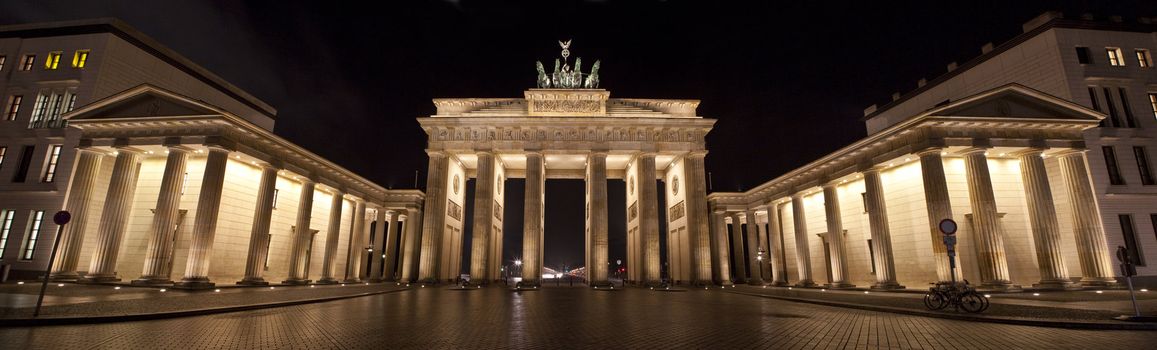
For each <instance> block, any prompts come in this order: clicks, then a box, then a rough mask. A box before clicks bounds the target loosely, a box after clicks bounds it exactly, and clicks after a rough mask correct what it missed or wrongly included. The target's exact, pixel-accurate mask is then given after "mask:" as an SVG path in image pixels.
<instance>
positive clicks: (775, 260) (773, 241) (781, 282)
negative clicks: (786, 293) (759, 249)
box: [767, 201, 787, 286]
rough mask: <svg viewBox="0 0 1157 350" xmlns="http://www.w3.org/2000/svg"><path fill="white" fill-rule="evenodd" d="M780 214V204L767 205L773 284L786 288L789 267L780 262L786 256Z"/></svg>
mask: <svg viewBox="0 0 1157 350" xmlns="http://www.w3.org/2000/svg"><path fill="white" fill-rule="evenodd" d="M779 213H780V212H779V204H777V203H775V201H772V202H771V203H768V204H767V239H768V243H770V244H769V246H770V247H771V254H770V256H769V257H768V259H770V260H771V276H772V281H773V282H772V283H773V284H775V285H777V286H786V285H787V266H786V264H784V261H783V260H780V259H781V258H782V257H783V256H784V255H783V253H784V250H783V229H782V225H780V223H779V220H780V215H779Z"/></svg>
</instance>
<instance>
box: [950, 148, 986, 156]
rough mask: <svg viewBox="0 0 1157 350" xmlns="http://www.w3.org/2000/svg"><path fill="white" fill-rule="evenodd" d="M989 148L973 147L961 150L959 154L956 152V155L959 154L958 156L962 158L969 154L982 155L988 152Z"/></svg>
mask: <svg viewBox="0 0 1157 350" xmlns="http://www.w3.org/2000/svg"><path fill="white" fill-rule="evenodd" d="M989 148H990V147H976V146H973V147H968V148H965V149H962V150H960V151H959V152H956V154H959V155H962V156H964V155H969V154H976V153H981V154H984V153H985V152H988V149H989Z"/></svg>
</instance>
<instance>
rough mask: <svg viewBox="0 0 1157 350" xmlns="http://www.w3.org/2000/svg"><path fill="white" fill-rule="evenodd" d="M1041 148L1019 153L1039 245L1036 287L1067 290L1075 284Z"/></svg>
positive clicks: (1036, 243)
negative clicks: (1068, 263) (1063, 244)
mask: <svg viewBox="0 0 1157 350" xmlns="http://www.w3.org/2000/svg"><path fill="white" fill-rule="evenodd" d="M1041 152H1043V150H1042V149H1039V148H1031V149H1028V150H1026V151H1023V152H1020V153H1018V154H1017V158H1019V159H1020V175H1021V179H1022V180H1023V182H1024V198H1025V202H1027V204H1028V218H1029V223H1031V225H1032V233H1033V243H1035V245H1036V260H1037V268H1038V269H1039V270H1040V278H1041V279H1040V283H1039V284H1037V285H1035V286H1034V287H1037V288H1054V289H1055V288H1061V289H1063V288H1066V287H1069V286H1071V285H1072V284H1073V283H1072V281H1070V280H1069V270H1068V267H1066V266H1065V257H1064V255H1063V253H1062V252H1061V232H1060V225H1059V224H1058V223H1057V209H1056V205H1055V204H1054V203H1053V192H1052V188H1051V186H1050V185H1049V175H1048V172H1047V170H1045V161H1044V159H1043V158H1041Z"/></svg>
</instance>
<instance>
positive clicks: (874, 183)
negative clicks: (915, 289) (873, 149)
mask: <svg viewBox="0 0 1157 350" xmlns="http://www.w3.org/2000/svg"><path fill="white" fill-rule="evenodd" d="M864 192H865V196H866V197H867V208H866V209H867V210H868V225H869V228H870V229H871V234H872V255H873V256H874V257H875V260H874V261H873V262H872V263H873V264H875V266H876V283H875V284H873V285H872V288H874V289H899V288H904V286H901V285H900V283H898V282H896V262H895V260H894V259H895V258H894V254H893V253H892V231H891V230H890V229H889V228H888V205H887V203H886V202H885V201H884V185H883V183H882V182H881V181H880V169H879V168H871V169H868V170H866V171H864ZM932 243H933V244H937V243H938V242H932Z"/></svg>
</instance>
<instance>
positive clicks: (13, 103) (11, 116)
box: [4, 95, 24, 120]
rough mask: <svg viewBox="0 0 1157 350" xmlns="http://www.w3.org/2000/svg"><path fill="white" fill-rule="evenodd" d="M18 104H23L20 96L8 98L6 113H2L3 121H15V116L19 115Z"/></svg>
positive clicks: (22, 98)
mask: <svg viewBox="0 0 1157 350" xmlns="http://www.w3.org/2000/svg"><path fill="white" fill-rule="evenodd" d="M20 102H24V96H22V95H12V97H9V98H8V111H7V112H4V120H16V114H17V113H20Z"/></svg>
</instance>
